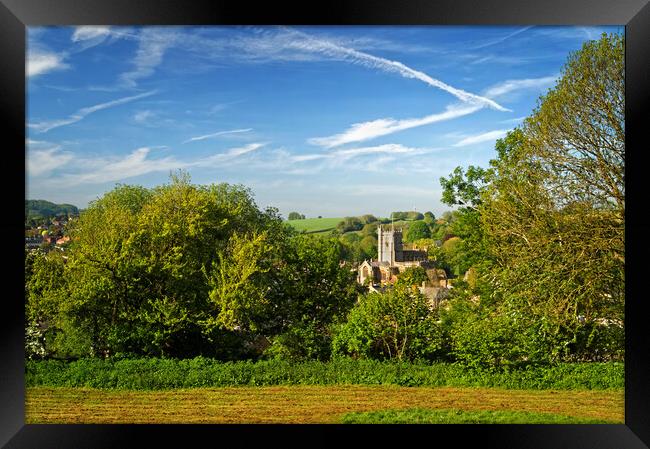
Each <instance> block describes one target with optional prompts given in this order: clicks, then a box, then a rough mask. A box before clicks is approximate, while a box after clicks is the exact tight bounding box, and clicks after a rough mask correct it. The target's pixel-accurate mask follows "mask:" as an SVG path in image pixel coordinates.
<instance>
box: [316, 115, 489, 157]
mask: <svg viewBox="0 0 650 449" xmlns="http://www.w3.org/2000/svg"><path fill="white" fill-rule="evenodd" d="M481 108H482V106H481V105H451V106H447V108H446V110H445V111H444V112H440V113H437V114H431V115H427V116H426V117H422V118H411V119H403V120H395V119H392V118H383V119H378V120H372V121H369V122H362V123H354V124H353V125H351V126H350V127H349V128H348V129H347V130H346V131H344V132H342V133H340V134H335V135H333V136H328V137H313V138H311V139H309V140H308V142H309V143H311V144H313V145H319V146H322V147H325V148H333V147H337V146H340V145H344V144H347V143H351V142H363V141H366V140H370V139H374V138H376V137H380V136H385V135H388V134H392V133H395V132H398V131H403V130H405V129H410V128H415V127H417V126H423V125H429V124H431V123H436V122H441V121H444V120H451V119H454V118H458V117H462V116H464V115H468V114H472V113H474V112H476V111H478V110H479V109H481Z"/></svg>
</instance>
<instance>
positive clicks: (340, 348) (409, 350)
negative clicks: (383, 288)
mask: <svg viewBox="0 0 650 449" xmlns="http://www.w3.org/2000/svg"><path fill="white" fill-rule="evenodd" d="M413 276H414V275H411V276H408V275H407V278H411V277H413ZM425 276H426V274H425ZM407 284H409V281H408V280H407V279H406V278H405V281H404V282H402V283H400V284H399V285H396V287H395V289H393V290H390V291H388V292H386V293H370V294H368V295H367V296H365V297H361V299H360V300H359V302H358V303H357V305H356V306H355V307H354V308H353V309H352V311H351V312H350V314H349V315H348V320H347V323H345V324H344V325H343V326H341V327H340V328H339V332H338V334H337V335H336V336H335V337H334V340H333V343H332V351H333V353H334V354H344V355H352V356H355V357H367V358H378V359H397V360H413V359H416V358H424V359H432V358H435V357H436V356H437V355H439V354H438V353H439V350H440V349H441V348H442V333H441V329H440V327H439V326H438V325H437V323H436V319H437V318H436V315H435V313H434V312H432V311H431V310H430V309H429V305H428V301H427V299H426V298H425V297H424V296H423V295H422V294H420V293H419V292H418V291H417V289H415V288H412V287H411V286H410V285H407Z"/></svg>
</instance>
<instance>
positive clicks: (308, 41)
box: [289, 30, 508, 111]
mask: <svg viewBox="0 0 650 449" xmlns="http://www.w3.org/2000/svg"><path fill="white" fill-rule="evenodd" d="M290 32H292V33H294V34H295V36H296V39H293V40H290V41H289V45H290V46H292V47H293V48H297V49H302V50H305V51H310V52H317V53H323V54H326V55H331V56H335V57H338V58H342V59H344V60H346V61H349V62H351V63H354V64H360V65H363V66H366V67H370V68H375V69H379V70H382V71H385V72H391V73H397V74H399V75H401V76H403V77H405V78H412V79H417V80H420V81H422V82H424V83H426V84H428V85H430V86H432V87H436V88H438V89H441V90H443V91H445V92H448V93H450V94H452V95H453V96H455V97H456V98H458V99H459V100H461V101H463V102H466V103H471V104H479V105H482V106H488V107H490V108H493V109H497V110H499V111H508V109H507V108H504V107H503V106H501V105H499V104H498V103H496V102H495V101H494V100H491V99H489V98H485V97H482V96H480V95H476V94H473V93H470V92H467V91H464V90H462V89H458V88H455V87H453V86H450V85H449V84H447V83H444V82H442V81H440V80H438V79H435V78H432V77H431V76H429V75H427V74H426V73H424V72H421V71H419V70H415V69H412V68H411V67H408V66H406V65H404V64H402V63H401V62H399V61H392V60H390V59H386V58H381V57H378V56H374V55H371V54H368V53H364V52H361V51H358V50H355V49H352V48H347V47H342V46H340V45H336V44H334V43H332V42H328V41H324V40H318V39H315V38H313V37H311V36H310V35H308V34H305V33H302V32H299V31H296V30H290Z"/></svg>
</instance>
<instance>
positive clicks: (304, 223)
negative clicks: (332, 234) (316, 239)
mask: <svg viewBox="0 0 650 449" xmlns="http://www.w3.org/2000/svg"><path fill="white" fill-rule="evenodd" d="M341 221H343V217H339V218H305V219H304V220H288V221H287V222H286V223H288V224H290V225H291V226H293V227H294V228H295V229H296V230H298V231H305V232H307V233H316V232H325V231H331V230H332V229H334V228H336V225H337V224H339V222H341Z"/></svg>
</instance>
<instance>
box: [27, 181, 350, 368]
mask: <svg viewBox="0 0 650 449" xmlns="http://www.w3.org/2000/svg"><path fill="white" fill-rule="evenodd" d="M70 234H71V236H72V244H71V246H70V249H69V251H66V257H67V262H65V263H64V262H63V260H62V257H61V255H60V254H59V253H49V254H48V255H47V256H39V257H37V258H36V259H34V258H33V257H32V258H27V259H26V268H25V270H26V274H27V273H29V280H28V282H27V283H26V301H27V317H28V318H29V320H30V321H29V322H30V323H32V324H33V325H36V324H38V325H40V326H41V327H43V326H45V328H46V329H48V332H50V333H52V334H53V336H54V337H53V338H52V339H51V340H52V341H51V343H50V344H46V348H47V350H48V352H49V353H52V354H56V355H58V356H61V357H79V356H89V355H93V356H104V357H106V356H110V355H123V356H133V355H153V356H185V357H187V356H193V355H197V354H205V355H211V356H216V357H223V358H226V359H228V358H232V357H247V356H251V355H254V354H255V352H256V351H257V352H258V355H259V352H260V350H259V349H255V348H254V347H255V342H256V341H259V340H260V338H265V337H266V338H272V337H273V336H275V335H280V334H283V333H285V332H287V329H289V328H291V327H300V326H303V325H304V326H306V327H307V328H308V327H309V326H312V327H313V328H314V329H316V330H317V331H318V332H320V333H321V334H322V333H323V329H325V328H326V327H327V326H328V325H329V323H330V321H332V320H334V319H335V318H336V317H338V316H344V315H345V313H347V311H348V309H349V308H350V307H351V306H352V302H353V301H354V298H356V294H357V289H358V287H357V285H356V283H355V282H354V274H353V273H352V272H350V270H349V269H347V268H344V267H341V266H340V265H339V263H340V260H341V254H342V246H341V245H340V244H339V243H338V242H336V241H335V240H326V239H325V240H324V239H318V238H313V239H310V238H308V237H307V236H296V235H295V233H294V231H292V229H291V228H290V227H287V226H285V225H283V223H282V221H281V219H280V217H279V216H278V214H277V211H276V210H273V209H269V210H266V211H260V210H259V209H258V208H257V206H256V205H255V203H254V201H253V200H252V196H251V193H250V191H249V190H248V189H246V188H244V187H242V186H232V185H228V184H215V185H209V186H196V185H193V184H191V183H190V180H189V177H187V176H186V175H184V174H182V173H181V174H180V175H175V176H172V179H171V182H170V184H167V185H163V186H160V187H156V188H154V189H145V188H142V187H137V186H118V187H117V188H116V189H114V190H113V191H111V192H109V193H107V194H106V195H104V197H102V198H100V199H98V200H97V201H95V202H93V203H91V205H90V206H89V207H88V209H87V210H85V211H84V212H83V213H82V215H81V217H80V218H79V220H77V221H76V222H75V223H74V224H73V226H72V227H71V229H70ZM286 298H290V299H289V300H287V299H286ZM321 346H324V347H327V348H329V341H326V342H324V343H323V344H322V345H321ZM303 349H304V348H303ZM297 350H298V349H297ZM300 350H302V349H300Z"/></svg>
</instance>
